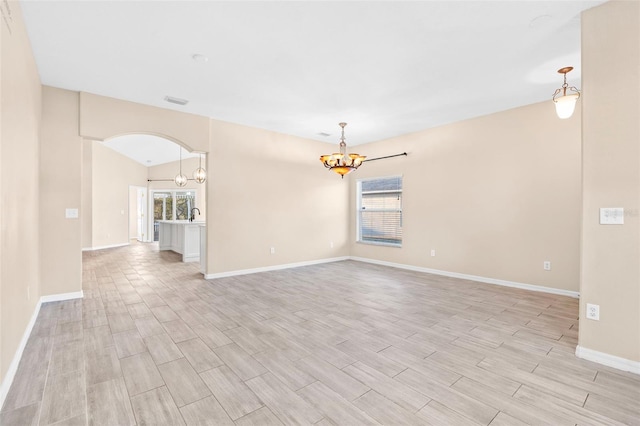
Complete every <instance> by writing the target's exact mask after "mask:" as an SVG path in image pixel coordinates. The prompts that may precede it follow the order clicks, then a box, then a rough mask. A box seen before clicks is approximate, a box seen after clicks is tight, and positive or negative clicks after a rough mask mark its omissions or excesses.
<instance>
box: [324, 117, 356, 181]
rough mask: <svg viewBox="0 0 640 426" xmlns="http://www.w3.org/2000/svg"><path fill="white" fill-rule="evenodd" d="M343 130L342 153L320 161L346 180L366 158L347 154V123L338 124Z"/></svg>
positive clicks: (335, 153)
mask: <svg viewBox="0 0 640 426" xmlns="http://www.w3.org/2000/svg"><path fill="white" fill-rule="evenodd" d="M338 125H339V126H340V127H341V128H342V136H341V137H340V152H334V153H333V154H329V155H322V156H320V161H321V162H322V164H323V165H324V166H325V167H326V168H327V169H329V170H333V171H334V172H336V173H337V174H339V175H340V176H342V178H343V179H344V175H346V174H349V173H351V172H352V171H354V170H355V169H357V168H358V167H360V165H361V164H362V162H363V161H364V159H365V158H367V157H365V156H363V155H359V154H347V143H346V142H345V138H344V127H345V126H346V125H347V123H339V124H338Z"/></svg>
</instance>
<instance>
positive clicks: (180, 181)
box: [173, 146, 188, 187]
mask: <svg viewBox="0 0 640 426" xmlns="http://www.w3.org/2000/svg"><path fill="white" fill-rule="evenodd" d="M178 149H179V150H180V172H179V173H178V174H177V175H176V177H175V178H173V181H174V182H175V183H176V185H178V186H181V187H182V186H185V185H186V184H187V181H188V179H187V177H186V176H185V175H183V174H182V147H181V146H179V147H178Z"/></svg>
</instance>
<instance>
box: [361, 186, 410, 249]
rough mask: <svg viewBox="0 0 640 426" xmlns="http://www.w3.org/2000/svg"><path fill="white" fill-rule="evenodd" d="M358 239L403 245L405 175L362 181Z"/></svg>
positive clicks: (362, 241) (363, 241)
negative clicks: (403, 186) (403, 181)
mask: <svg viewBox="0 0 640 426" xmlns="http://www.w3.org/2000/svg"><path fill="white" fill-rule="evenodd" d="M358 242H361V243H370V244H382V245H391V246H396V247H400V246H402V176H394V177H386V178H379V179H366V180H359V181H358Z"/></svg>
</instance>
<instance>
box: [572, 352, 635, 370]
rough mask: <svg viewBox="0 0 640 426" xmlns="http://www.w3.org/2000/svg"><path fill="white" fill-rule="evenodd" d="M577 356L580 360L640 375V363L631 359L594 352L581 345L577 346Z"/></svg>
mask: <svg viewBox="0 0 640 426" xmlns="http://www.w3.org/2000/svg"><path fill="white" fill-rule="evenodd" d="M576 356H577V357H578V358H582V359H586V360H587V361H593V362H597V363H598V364H602V365H606V366H608V367H613V368H616V369H618V370H623V371H630V372H632V373H635V374H640V361H631V360H630V359H626V358H621V357H619V356H615V355H610V354H606V353H604V352H598V351H594V350H593V349H589V348H585V347H583V346H580V345H578V346H576Z"/></svg>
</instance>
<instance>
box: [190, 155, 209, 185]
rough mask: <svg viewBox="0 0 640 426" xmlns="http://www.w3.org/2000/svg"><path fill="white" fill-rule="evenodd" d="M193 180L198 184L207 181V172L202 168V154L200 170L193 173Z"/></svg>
mask: <svg viewBox="0 0 640 426" xmlns="http://www.w3.org/2000/svg"><path fill="white" fill-rule="evenodd" d="M193 180H195V181H196V182H197V183H204V181H206V180H207V171H206V170H205V169H203V168H202V154H200V162H199V165H198V168H197V169H195V170H194V171H193Z"/></svg>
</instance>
